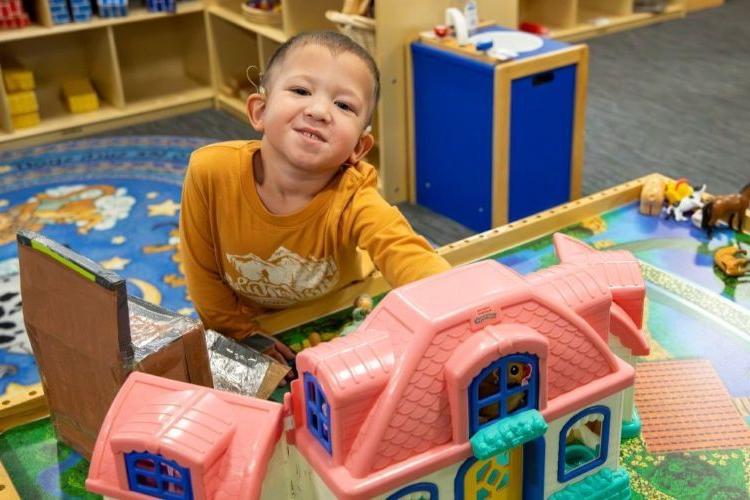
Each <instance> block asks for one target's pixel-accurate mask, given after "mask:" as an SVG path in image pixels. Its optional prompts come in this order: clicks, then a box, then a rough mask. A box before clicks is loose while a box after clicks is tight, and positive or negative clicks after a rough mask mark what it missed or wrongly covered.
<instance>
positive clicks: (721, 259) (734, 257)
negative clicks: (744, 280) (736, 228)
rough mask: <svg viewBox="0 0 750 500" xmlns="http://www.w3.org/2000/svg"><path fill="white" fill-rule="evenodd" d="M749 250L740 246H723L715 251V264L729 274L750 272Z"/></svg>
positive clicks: (741, 274)
mask: <svg viewBox="0 0 750 500" xmlns="http://www.w3.org/2000/svg"><path fill="white" fill-rule="evenodd" d="M746 255H747V250H742V249H740V248H739V247H738V246H735V245H729V246H728V247H721V248H719V249H718V250H716V252H714V264H716V267H718V268H719V269H721V270H722V271H723V272H724V274H726V275H727V276H743V275H745V274H747V273H748V272H750V259H748V258H747V257H746Z"/></svg>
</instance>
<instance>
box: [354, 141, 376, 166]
mask: <svg viewBox="0 0 750 500" xmlns="http://www.w3.org/2000/svg"><path fill="white" fill-rule="evenodd" d="M374 145H375V137H373V135H372V134H370V133H364V134H362V135H361V136H360V138H359V140H358V141H357V145H356V146H354V151H352V154H351V155H349V159H348V161H349V164H351V165H354V164H356V163H357V162H358V161H359V160H361V159H362V158H364V157H365V155H366V154H367V153H369V152H370V150H371V149H372V147H373V146H374Z"/></svg>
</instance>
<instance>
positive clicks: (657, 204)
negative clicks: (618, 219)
mask: <svg viewBox="0 0 750 500" xmlns="http://www.w3.org/2000/svg"><path fill="white" fill-rule="evenodd" d="M664 187H665V183H664V179H661V178H659V177H654V178H653V179H649V180H648V181H646V183H645V184H644V185H643V187H642V188H641V208H640V210H641V213H642V214H644V215H659V213H660V212H661V206H662V205H663V204H664Z"/></svg>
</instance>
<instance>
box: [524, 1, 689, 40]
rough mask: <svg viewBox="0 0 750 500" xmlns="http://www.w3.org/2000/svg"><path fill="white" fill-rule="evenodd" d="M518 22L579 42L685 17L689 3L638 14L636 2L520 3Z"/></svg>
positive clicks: (678, 3) (671, 4)
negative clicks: (536, 24)
mask: <svg viewBox="0 0 750 500" xmlns="http://www.w3.org/2000/svg"><path fill="white" fill-rule="evenodd" d="M518 1H519V8H518V22H519V23H521V22H525V21H527V22H533V23H539V24H542V25H544V26H546V27H547V28H548V29H549V30H550V36H551V37H552V38H556V39H558V40H565V41H577V40H582V39H586V38H591V37H592V36H597V35H604V34H607V33H613V32H616V31H622V30H625V29H631V28H636V27H639V26H645V25H648V24H652V23H656V22H661V21H667V20H670V19H675V18H679V17H682V16H684V15H685V11H686V10H685V1H686V0H669V2H668V7H667V9H666V11H665V12H663V13H658V14H655V13H646V12H634V10H633V0H518Z"/></svg>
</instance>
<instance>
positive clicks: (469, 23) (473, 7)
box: [464, 0, 479, 36]
mask: <svg viewBox="0 0 750 500" xmlns="http://www.w3.org/2000/svg"><path fill="white" fill-rule="evenodd" d="M464 17H465V18H466V27H467V28H468V31H469V36H471V35H473V34H475V33H476V32H477V27H478V26H479V12H478V8H477V2H476V0H466V3H465V4H464Z"/></svg>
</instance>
